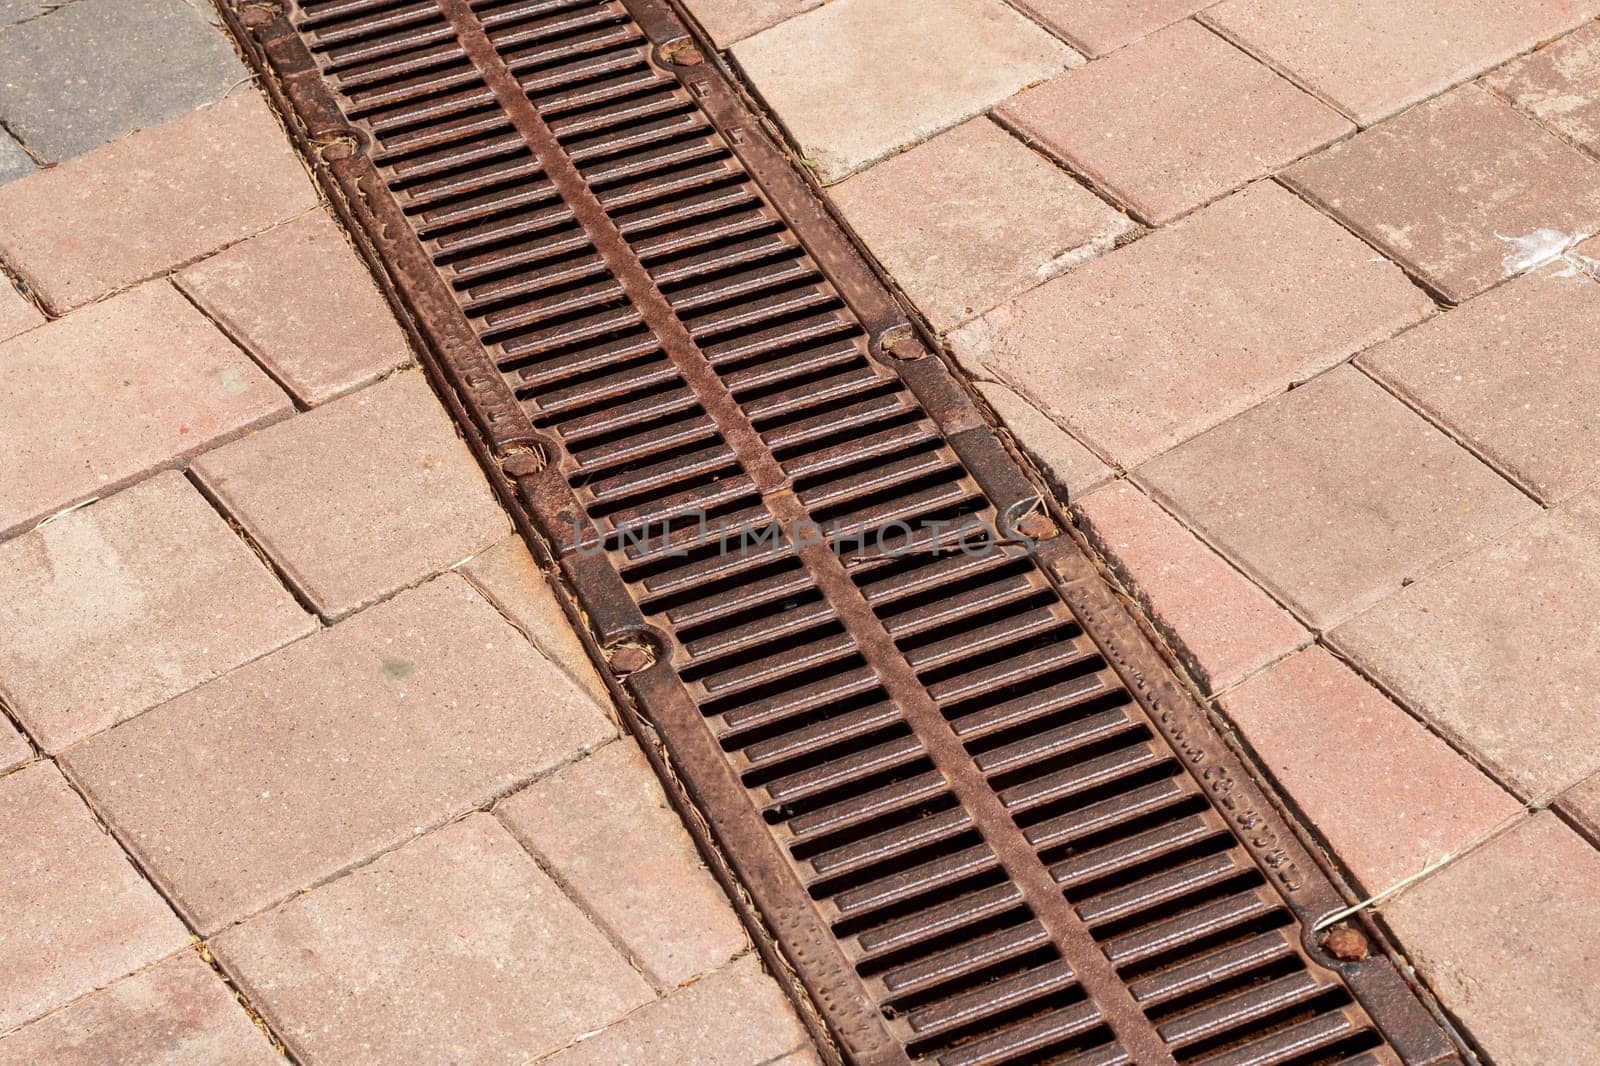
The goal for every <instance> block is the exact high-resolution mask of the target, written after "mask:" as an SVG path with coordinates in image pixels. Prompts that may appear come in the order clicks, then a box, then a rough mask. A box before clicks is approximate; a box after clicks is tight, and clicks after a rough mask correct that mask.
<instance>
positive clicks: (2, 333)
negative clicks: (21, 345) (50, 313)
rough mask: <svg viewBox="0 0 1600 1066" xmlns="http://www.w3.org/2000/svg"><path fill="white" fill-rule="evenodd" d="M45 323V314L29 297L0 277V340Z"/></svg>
mask: <svg viewBox="0 0 1600 1066" xmlns="http://www.w3.org/2000/svg"><path fill="white" fill-rule="evenodd" d="M43 324H44V315H42V314H40V313H39V309H38V308H37V307H35V306H33V304H31V303H29V302H28V299H27V297H25V296H23V295H22V294H21V293H20V292H18V291H17V290H16V289H14V288H13V287H12V286H11V284H10V282H9V281H8V280H6V279H4V278H0V341H3V340H7V339H8V338H11V337H15V336H16V335H17V334H19V333H21V332H23V331H25V330H30V329H32V328H33V327H35V326H39V325H43Z"/></svg>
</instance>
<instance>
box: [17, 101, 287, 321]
mask: <svg viewBox="0 0 1600 1066" xmlns="http://www.w3.org/2000/svg"><path fill="white" fill-rule="evenodd" d="M316 202H317V197H316V194H315V192H314V191H313V190H312V186H311V182H310V180H309V179H308V178H307V176H306V172H305V169H304V167H302V166H301V165H300V160H299V157H297V156H296V155H295V154H294V152H293V151H292V150H291V149H290V147H289V142H288V141H287V140H286V139H285V138H284V135H283V131H282V130H280V129H279V127H278V123H277V120H276V119H275V118H273V116H272V112H271V111H270V110H269V109H268V107H267V104H266V101H265V100H263V99H262V98H261V97H260V96H259V95H258V94H256V93H255V92H253V91H245V92H241V93H237V94H235V95H233V96H230V97H227V98H226V99H224V100H222V101H220V102H218V103H216V104H212V105H211V106H210V107H204V108H201V109H200V110H198V111H195V112H194V113H192V114H189V115H185V116H183V117H182V118H178V119H174V120H172V121H171V122H166V123H163V124H161V125H159V126H156V127H154V128H152V129H148V130H141V131H139V132H137V133H134V134H131V135H129V136H127V137H124V138H122V139H121V140H118V141H113V142H112V143H110V144H108V145H106V146H105V147H103V148H98V149H96V150H94V151H92V152H89V153H87V154H86V155H81V156H78V157H77V158H76V159H69V160H67V161H66V162H65V163H62V164H61V165H60V166H57V167H52V168H51V169H49V170H41V171H39V172H38V173H36V174H31V175H29V176H28V177H25V178H22V179H21V180H19V181H15V182H12V183H11V184H10V185H6V186H4V187H0V258H4V259H5V261H6V262H7V264H8V265H10V266H11V267H12V268H13V269H14V270H16V271H17V272H18V273H20V274H21V275H22V276H23V277H24V278H26V279H27V281H28V283H29V284H30V285H31V286H32V287H33V288H34V290H35V291H36V292H37V293H38V294H39V295H40V297H41V298H42V299H43V300H44V302H45V305H46V307H48V308H49V309H50V311H51V312H52V313H55V314H60V313H61V312H63V311H65V310H67V309H68V308H72V307H76V306H78V305H79V304H83V303H87V302H88V301H90V300H93V299H96V298H97V297H100V296H104V295H105V294H106V293H109V292H113V291H115V290H117V289H120V288H122V287H123V286H125V285H129V284H132V283H133V282H136V281H140V280H142V279H144V278H148V277H153V276H154V275H157V274H162V273H165V272H166V271H168V270H170V269H172V268H173V267H175V266H180V265H182V264H184V263H187V262H189V261H191V260H193V259H197V258H199V257H200V256H202V255H205V254H206V253H207V252H209V251H212V250H213V249H215V248H220V247H221V246H223V245H224V244H229V243H231V242H233V241H237V240H239V239H240V238H243V237H248V236H249V235H250V234H252V233H256V232H258V231H260V230H264V229H266V228H267V227H268V226H271V225H272V224H273V223H275V222H280V221H282V220H284V219H287V218H290V217H292V216H294V215H297V214H299V213H301V212H303V211H308V210H310V209H311V208H312V207H313V206H315V204H316Z"/></svg>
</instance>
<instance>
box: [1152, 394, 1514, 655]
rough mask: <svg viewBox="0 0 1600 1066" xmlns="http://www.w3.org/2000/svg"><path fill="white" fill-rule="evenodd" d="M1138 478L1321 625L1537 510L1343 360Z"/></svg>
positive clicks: (1395, 588)
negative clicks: (1341, 363)
mask: <svg viewBox="0 0 1600 1066" xmlns="http://www.w3.org/2000/svg"><path fill="white" fill-rule="evenodd" d="M1140 478H1141V480H1142V481H1143V482H1144V483H1145V485H1146V486H1147V487H1148V488H1150V489H1151V490H1152V491H1153V493H1154V494H1155V495H1156V497H1157V498H1158V499H1160V500H1161V501H1162V502H1163V503H1164V504H1165V505H1166V506H1167V507H1168V508H1169V509H1170V510H1173V511H1174V512H1176V513H1177V514H1178V515H1179V516H1180V517H1182V518H1183V519H1184V520H1185V521H1186V522H1188V523H1189V524H1190V525H1191V526H1192V527H1193V528H1194V529H1196V530H1197V531H1198V532H1200V533H1201V534H1202V535H1203V536H1204V537H1205V538H1206V539H1207V540H1208V541H1209V542H1210V543H1212V544H1213V545H1215V546H1216V547H1218V548H1219V549H1220V550H1221V551H1222V552H1223V554H1224V555H1226V556H1227V557H1228V558H1230V559H1232V560H1233V561H1234V562H1236V563H1237V564H1239V565H1240V567H1241V568H1242V569H1244V571H1245V572H1246V573H1248V574H1250V575H1251V576H1252V577H1253V578H1255V579H1256V580H1257V581H1258V582H1260V583H1261V584H1262V585H1263V586H1264V587H1265V588H1266V589H1267V590H1268V591H1269V592H1272V593H1273V594H1274V595H1275V596H1276V597H1277V598H1278V599H1279V600H1281V601H1283V602H1284V603H1286V604H1288V605H1289V606H1290V607H1291V608H1292V609H1294V610H1295V611H1296V612H1298V613H1299V615H1300V616H1301V617H1302V618H1304V619H1306V620H1307V621H1308V622H1310V624H1311V625H1312V626H1313V627H1314V628H1316V629H1328V628H1330V627H1332V626H1334V625H1336V624H1338V623H1339V622H1341V621H1343V620H1345V619H1346V618H1348V617H1350V616H1351V615H1353V614H1355V613H1356V612H1358V611H1360V610H1363V609H1364V608H1366V607H1368V606H1370V605H1371V604H1373V603H1375V602H1377V601H1378V600H1380V599H1382V598H1383V597H1385V596H1388V595H1390V594H1391V593H1394V592H1396V591H1398V590H1399V589H1400V588H1401V586H1402V584H1403V583H1405V582H1408V581H1411V580H1415V579H1417V578H1420V577H1422V576H1423V575H1424V574H1425V573H1426V572H1427V571H1429V570H1430V569H1432V568H1433V567H1435V566H1437V565H1438V564H1439V563H1441V562H1443V561H1444V560H1446V559H1449V558H1450V557H1452V556H1457V555H1461V554H1464V553H1466V552H1468V551H1470V550H1471V549H1472V548H1474V547H1476V546H1479V545H1482V544H1484V543H1485V542H1486V541H1487V540H1488V539H1489V538H1491V537H1493V536H1494V535H1496V534H1497V533H1499V532H1501V531H1502V530H1504V529H1506V528H1508V527H1509V526H1512V525H1514V524H1516V523H1518V522H1520V521H1523V520H1526V519H1528V518H1530V517H1532V516H1533V515H1534V514H1537V513H1538V506H1537V505H1536V504H1535V503H1533V501H1531V500H1529V499H1528V498H1527V497H1525V496H1523V495H1522V494H1521V493H1520V492H1518V491H1517V490H1516V489H1514V488H1512V487H1511V485H1509V484H1507V483H1506V482H1505V481H1504V480H1502V479H1501V478H1500V477H1499V476H1497V475H1496V474H1495V473H1494V472H1493V471H1491V470H1490V469H1489V468H1488V467H1486V466H1484V465H1483V464H1482V463H1480V462H1479V461H1478V460H1477V459H1476V458H1474V457H1473V456H1472V455H1471V454H1470V453H1469V452H1467V451H1466V450H1465V449H1464V448H1461V447H1460V446H1459V445H1457V444H1456V443H1455V442H1453V441H1451V440H1450V438H1448V437H1446V436H1445V435H1444V434H1443V433H1441V432H1439V431H1438V430H1437V429H1435V428H1433V427H1432V426H1430V425H1429V424H1428V423H1427V422H1426V421H1424V420H1423V419H1422V418H1421V417H1420V416H1418V415H1417V414H1415V413H1414V412H1412V411H1411V410H1410V409H1409V408H1407V407H1406V406H1405V405H1404V404H1402V403H1401V402H1400V401H1399V400H1397V399H1395V398H1394V397H1393V396H1390V395H1389V394H1388V393H1386V392H1384V391H1383V389H1382V388H1380V387H1379V386H1378V385H1376V384H1374V383H1373V382H1372V381H1371V380H1370V379H1368V378H1366V377H1364V376H1363V375H1362V374H1361V373H1360V372H1359V371H1357V370H1355V369H1353V368H1349V367H1340V368H1338V369H1336V370H1333V371H1331V372H1330V373H1328V374H1325V375H1323V376H1322V377H1320V378H1318V379H1316V380H1315V381H1312V382H1310V383H1308V384H1306V385H1303V386H1301V387H1300V388H1298V389H1295V390H1294V391H1293V392H1290V393H1288V394H1287V395H1284V396H1280V397H1278V398H1277V399H1275V400H1272V401H1271V402H1269V403H1265V404H1262V405H1261V406H1260V407H1257V408H1255V409H1253V410H1250V411H1247V412H1246V413H1245V414H1243V415H1241V416H1240V417H1238V418H1236V419H1234V420H1233V421H1232V422H1229V423H1227V424H1226V425H1222V426H1219V427H1217V428H1216V429H1214V430H1212V431H1211V432H1210V433H1207V434H1206V435H1205V436H1203V437H1200V438H1198V439H1196V440H1194V441H1191V442H1190V443H1188V444H1186V445H1184V446H1183V447H1181V448H1178V449H1176V450H1174V451H1172V452H1170V453H1168V454H1167V455H1164V456H1162V457H1160V458H1159V459H1156V460H1154V461H1152V462H1151V463H1150V464H1148V465H1147V466H1145V467H1144V468H1143V469H1142V470H1141V471H1140Z"/></svg>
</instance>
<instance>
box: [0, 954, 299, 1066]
mask: <svg viewBox="0 0 1600 1066" xmlns="http://www.w3.org/2000/svg"><path fill="white" fill-rule="evenodd" d="M42 1062H49V1063H52V1064H53V1066H190V1064H195V1063H205V1064H206V1066H274V1064H278V1066H281V1064H282V1062H283V1059H282V1058H281V1057H280V1056H279V1055H278V1053H277V1052H276V1051H274V1050H273V1047H272V1045H271V1044H270V1043H269V1042H268V1041H267V1037H266V1035H265V1034H264V1033H262V1032H261V1030H260V1029H257V1028H256V1027H255V1024H254V1023H253V1022H252V1021H251V1020H250V1016H249V1015H247V1014H246V1013H245V1012H244V1010H243V1008H241V1007H240V1006H239V1004H238V1003H237V1002H236V1001H235V1000H234V998H233V996H231V995H230V994H229V993H228V989H227V986H226V985H224V984H223V983H222V979H221V978H220V977H218V976H217V975H216V974H215V973H213V972H212V971H211V968H210V967H209V966H207V965H206V964H205V963H204V962H201V961H200V956H199V955H198V954H196V953H195V952H193V951H182V952H179V953H178V954H177V955H174V956H173V957H172V958H170V959H167V960H166V961H164V962H159V963H156V964H155V965H154V966H151V967H150V968H149V969H147V970H141V971H140V972H139V973H136V974H133V975H132V976H130V977H125V978H123V979H122V980H120V981H118V982H117V983H116V984H114V985H112V986H110V987H109V988H104V989H101V990H100V991H98V992H95V993H93V994H92V995H89V996H85V997H84V998H83V999H80V1000H78V1001H77V1002H76V1003H73V1004H71V1005H69V1006H67V1007H65V1008H63V1009H61V1010H58V1011H56V1012H55V1013H54V1014H51V1015H49V1016H48V1017H45V1018H41V1019H39V1020H38V1021H36V1022H34V1023H32V1024H31V1025H26V1026H24V1027H23V1028H21V1029H19V1030H17V1031H16V1032H14V1033H12V1034H11V1035H9V1036H6V1037H0V1066H34V1064H36V1063H42Z"/></svg>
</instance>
